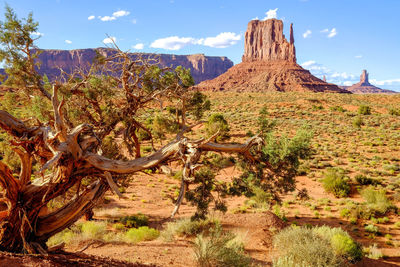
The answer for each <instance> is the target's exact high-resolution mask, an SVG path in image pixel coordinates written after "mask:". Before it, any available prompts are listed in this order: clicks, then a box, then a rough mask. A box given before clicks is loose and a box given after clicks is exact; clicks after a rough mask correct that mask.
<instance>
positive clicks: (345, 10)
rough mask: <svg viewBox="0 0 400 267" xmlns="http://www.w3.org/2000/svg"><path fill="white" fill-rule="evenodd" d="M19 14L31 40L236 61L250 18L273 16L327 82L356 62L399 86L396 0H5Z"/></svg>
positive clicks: (355, 67)
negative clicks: (33, 29)
mask: <svg viewBox="0 0 400 267" xmlns="http://www.w3.org/2000/svg"><path fill="white" fill-rule="evenodd" d="M0 1H1V0H0ZM6 4H8V5H9V6H10V7H11V8H13V9H14V11H15V12H16V13H17V15H18V17H19V18H24V17H26V16H27V15H28V14H29V12H33V17H34V19H35V20H36V21H37V22H39V29H38V32H37V33H36V36H40V38H39V39H38V41H37V43H36V44H37V46H38V47H39V48H43V49H80V48H96V47H105V46H110V43H111V39H112V40H114V41H115V43H116V44H117V45H118V46H119V47H120V48H121V49H122V50H124V51H128V50H129V51H131V52H152V53H154V52H155V53H164V54H197V53H203V54H205V55H207V56H226V57H228V58H229V59H231V60H232V61H233V62H234V63H235V64H237V63H240V62H241V57H242V55H243V50H244V33H245V32H246V28H247V23H248V22H249V21H250V20H252V19H260V20H264V19H266V18H278V19H281V20H283V22H284V33H285V35H286V37H289V26H290V23H293V24H294V26H293V28H294V37H295V46H296V53H297V62H298V63H299V64H300V65H302V66H303V67H304V68H306V69H309V70H310V71H311V73H313V74H314V75H316V76H317V77H320V78H322V76H323V75H326V77H327V81H328V82H333V83H336V84H339V85H351V84H353V83H356V82H358V81H359V76H360V74H361V72H362V70H363V69H367V70H368V72H369V74H370V75H369V77H370V82H371V83H372V84H374V85H377V86H378V87H381V88H385V89H392V90H396V91H400V53H399V50H400V19H399V13H400V0H201V1H194V0H147V1H143V0H141V1H137V0H113V1H110V0H108V1H106V0H80V1H77V0H34V1H33V0H9V1H3V2H0V14H1V15H0V20H4V7H5V5H6Z"/></svg>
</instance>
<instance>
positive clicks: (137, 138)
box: [0, 2, 400, 267]
mask: <svg viewBox="0 0 400 267" xmlns="http://www.w3.org/2000/svg"><path fill="white" fill-rule="evenodd" d="M171 3H172V2H171ZM277 10H278V9H275V10H269V11H268V12H267V13H266V15H267V17H266V18H265V19H258V18H255V19H251V20H250V21H248V24H247V29H246V31H245V32H244V33H243V39H244V47H243V48H244V49H243V50H242V56H241V62H238V63H237V64H235V63H234V62H233V61H232V60H230V59H229V58H228V57H226V56H207V55H205V54H203V53H193V54H188V55H182V54H166V53H153V52H148V53H147V52H146V53H145V52H132V51H125V50H123V49H122V48H121V47H120V45H119V43H118V42H117V39H116V38H114V39H113V38H112V37H110V36H108V37H107V38H108V39H109V40H108V42H104V43H106V44H107V43H108V47H100V48H85V49H83V48H82V49H70V50H67V49H43V48H39V47H38V46H36V44H35V43H36V42H37V40H38V37H40V35H38V34H37V32H38V24H37V23H36V22H35V19H34V15H35V14H33V15H32V14H29V15H28V16H27V17H25V18H24V17H22V18H21V16H20V15H19V14H17V13H16V12H15V10H13V8H12V7H9V6H5V15H4V17H2V18H1V23H0V44H1V48H0V60H1V61H2V62H3V68H2V69H1V73H2V76H3V81H2V84H1V85H0V129H1V131H0V266H179V267H180V266H182V267H183V266H200V267H211V266H275V267H286V266H287V267H295V266H296V267H297V266H304V267H305V266H321V267H323V266H359V267H361V266H400V134H399V130H400V120H399V118H400V117H399V116H400V94H398V92H397V91H396V90H389V89H382V88H380V86H379V84H383V83H382V82H381V83H379V82H376V80H375V79H370V77H369V73H368V71H367V70H366V69H365V68H366V67H365V68H363V69H361V70H360V72H361V76H360V79H359V82H356V81H354V84H351V83H350V82H347V83H342V84H335V83H334V82H333V80H332V77H336V76H339V74H336V73H334V74H332V73H331V72H330V71H326V74H324V75H323V77H322V76H321V75H316V74H314V73H315V67H314V68H310V70H308V69H307V68H306V66H310V62H309V63H307V64H304V63H303V64H299V62H298V58H299V57H301V55H300V54H299V53H300V52H299V51H300V50H299V49H297V50H296V44H297V39H296V40H295V36H296V23H295V22H294V23H288V22H287V19H279V18H277V15H276V12H277ZM124 12H125V13H124ZM124 12H122V10H120V11H116V12H114V13H113V16H111V17H107V16H105V17H100V16H99V17H98V18H96V17H95V16H93V17H92V16H89V17H88V19H87V20H88V21H92V20H96V19H99V20H102V21H108V20H110V21H113V20H117V19H119V18H121V17H125V16H128V15H129V12H127V11H124ZM134 24H136V22H135V23H134ZM286 28H287V29H288V30H289V35H288V36H289V37H288V38H286V36H285V34H284V32H285V30H286ZM307 32H308V31H307ZM307 32H306V33H307ZM306 33H305V34H303V38H304V39H306V38H307V37H308V36H309V35H310V34H311V31H310V32H309V33H307V34H306ZM321 34H325V31H321ZM328 34H329V35H328V36H331V37H334V36H335V35H336V29H335V30H334V31H333V29H332V30H331V31H330V32H328ZM223 36H231V37H232V35H230V34H229V33H227V32H225V33H224V34H223ZM331 37H328V38H331ZM107 38H106V39H107ZM171 38H172V40H174V42H175V43H173V44H172V46H171V47H172V48H173V49H171V50H176V49H175V48H176V47H178V46H179V45H183V44H182V43H179V42H178V41H176V40H177V39H179V38H178V37H171ZM106 39H105V40H106ZM239 39H240V37H236V36H233V39H232V40H230V42H231V44H233V43H236V42H237V41H238V40H239ZM160 40H161V39H159V40H157V41H154V42H153V43H152V44H151V46H152V47H157V45H158V44H159V43H160V42H161V41H160ZM182 40H183V39H181V40H180V41H182ZM164 41H165V40H164ZM169 41H170V39H169ZM183 41H185V42H186V43H191V44H192V45H204V46H210V47H211V45H210V43H212V42H216V43H217V44H216V45H215V46H216V47H218V46H219V47H224V45H222V44H220V43H218V42H220V40H218V41H215V39H209V38H200V39H195V38H192V39H190V38H186V39H184V40H183ZM70 42H71V41H70ZM66 43H67V44H68V42H66ZM136 46H137V45H136ZM137 47H140V46H137ZM321 69H323V68H322V67H318V70H321ZM330 74H331V76H330V77H328V79H327V78H326V76H325V75H330ZM371 75H373V74H371ZM317 76H318V77H317ZM342 76H346V77H347V76H348V75H347V74H346V75H342ZM356 79H358V77H353V80H356ZM327 80H328V81H327ZM391 83H392V82H391ZM374 84H375V85H374ZM391 89H393V88H392V87H391ZM399 89H400V87H399Z"/></svg>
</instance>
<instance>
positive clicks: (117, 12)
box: [88, 10, 131, 21]
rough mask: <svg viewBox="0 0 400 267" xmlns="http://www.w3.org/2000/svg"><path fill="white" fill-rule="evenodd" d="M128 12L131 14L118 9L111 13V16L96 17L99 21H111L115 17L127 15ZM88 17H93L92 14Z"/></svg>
mask: <svg viewBox="0 0 400 267" xmlns="http://www.w3.org/2000/svg"><path fill="white" fill-rule="evenodd" d="M129 14H131V12H129V11H126V10H118V11H115V12H114V13H112V16H98V18H99V19H100V20H101V21H113V20H116V19H117V18H120V17H125V16H128V15H129ZM88 19H89V20H91V19H94V16H90V17H89V18H88Z"/></svg>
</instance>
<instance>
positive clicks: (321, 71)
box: [301, 60, 358, 85]
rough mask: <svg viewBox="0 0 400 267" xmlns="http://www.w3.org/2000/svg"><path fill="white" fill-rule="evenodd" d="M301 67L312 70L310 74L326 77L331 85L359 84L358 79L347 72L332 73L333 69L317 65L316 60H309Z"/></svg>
mask: <svg viewBox="0 0 400 267" xmlns="http://www.w3.org/2000/svg"><path fill="white" fill-rule="evenodd" d="M301 66H302V67H303V68H305V69H308V70H310V72H311V73H312V74H313V75H315V76H317V77H319V78H321V79H322V78H323V77H324V76H325V77H326V80H327V81H328V82H330V83H334V84H338V85H352V84H354V83H357V82H358V80H357V79H358V77H357V76H355V75H353V74H349V73H347V72H337V71H332V70H331V69H329V68H327V67H326V66H324V65H322V64H319V63H317V62H316V61H314V60H309V61H306V62H304V63H302V64H301Z"/></svg>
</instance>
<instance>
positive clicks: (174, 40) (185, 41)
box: [150, 32, 241, 50]
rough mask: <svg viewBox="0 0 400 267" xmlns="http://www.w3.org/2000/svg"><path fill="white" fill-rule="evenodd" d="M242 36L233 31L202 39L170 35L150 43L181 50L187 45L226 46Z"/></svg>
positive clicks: (154, 46)
mask: <svg viewBox="0 0 400 267" xmlns="http://www.w3.org/2000/svg"><path fill="white" fill-rule="evenodd" d="M240 38H241V36H240V34H236V33H233V32H222V33H220V34H218V35H217V36H215V37H206V38H200V39H196V38H193V37H178V36H170V37H166V38H161V39H157V40H155V41H154V42H152V43H151V44H150V47H152V48H162V49H167V50H180V49H182V48H183V47H185V46H187V45H204V46H209V47H214V48H226V47H228V46H231V45H234V44H236V43H237V42H238V41H239V40H240Z"/></svg>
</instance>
